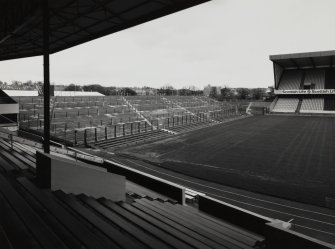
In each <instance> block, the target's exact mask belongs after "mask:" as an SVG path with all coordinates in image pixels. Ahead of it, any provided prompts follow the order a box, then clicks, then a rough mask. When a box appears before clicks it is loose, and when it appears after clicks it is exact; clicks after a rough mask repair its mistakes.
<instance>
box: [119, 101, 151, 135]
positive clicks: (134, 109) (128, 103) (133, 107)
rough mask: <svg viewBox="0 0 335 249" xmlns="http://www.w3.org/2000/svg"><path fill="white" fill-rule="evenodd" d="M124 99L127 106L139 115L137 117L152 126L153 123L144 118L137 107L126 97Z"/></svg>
mask: <svg viewBox="0 0 335 249" xmlns="http://www.w3.org/2000/svg"><path fill="white" fill-rule="evenodd" d="M122 99H123V100H124V102H126V104H127V105H128V106H129V107H130V108H131V109H132V110H133V111H134V112H135V113H136V114H137V115H139V116H140V117H141V118H142V119H143V120H144V121H145V122H147V124H148V125H149V126H152V124H151V122H150V121H149V120H148V119H147V118H146V117H144V116H143V115H142V113H141V112H139V111H138V110H137V108H136V107H135V106H133V105H132V104H131V103H130V102H129V101H128V100H127V99H126V98H125V97H122ZM153 128H154V129H155V128H156V127H153Z"/></svg>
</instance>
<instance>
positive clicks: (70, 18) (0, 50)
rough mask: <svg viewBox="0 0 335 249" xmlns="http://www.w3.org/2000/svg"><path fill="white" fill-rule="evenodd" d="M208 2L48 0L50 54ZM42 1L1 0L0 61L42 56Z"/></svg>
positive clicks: (175, 0)
mask: <svg viewBox="0 0 335 249" xmlns="http://www.w3.org/2000/svg"><path fill="white" fill-rule="evenodd" d="M207 1H209V0H57V1H50V0H49V18H50V53H55V52H58V51H61V50H64V49H67V48H70V47H73V46H76V45H79V44H82V43H85V42H88V41H91V40H93V39H96V38H100V37H102V36H106V35H109V34H111V33H114V32H118V31H120V30H123V29H127V28H129V27H132V26H136V25H138V24H141V23H144V22H147V21H151V20H153V19H156V18H159V17H162V16H165V15H168V14H171V13H174V12H177V11H180V10H183V9H185V8H189V7H192V6H195V5H198V4H201V3H204V2H207ZM41 3H42V1H41V0H29V1H27V0H11V1H5V0H2V1H0V16H1V18H0V60H8V59H17V58H23V57H29V56H37V55H42V53H43V32H42V31H43V22H42V21H43V12H42V4H41Z"/></svg>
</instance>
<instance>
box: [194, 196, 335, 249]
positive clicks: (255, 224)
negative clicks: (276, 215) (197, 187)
mask: <svg viewBox="0 0 335 249" xmlns="http://www.w3.org/2000/svg"><path fill="white" fill-rule="evenodd" d="M199 210H200V211H203V212H206V213H208V214H211V215H213V216H215V217H218V218H221V219H223V220H225V221H228V222H231V223H233V224H235V225H238V226H240V227H242V228H246V229H248V230H250V231H252V232H255V233H257V234H259V235H262V236H264V237H265V244H266V248H272V249H282V248H285V249H302V248H311V249H312V248H313V249H314V248H315V249H319V248H320V249H325V248H335V246H333V245H331V244H328V243H325V242H323V241H320V240H317V239H314V238H311V237H309V236H306V235H303V234H301V233H298V232H295V231H293V230H290V229H289V228H288V227H289V225H290V223H287V222H283V221H280V220H274V219H270V218H268V217H265V216H262V215H259V214H257V213H254V212H251V211H248V210H245V209H243V208H239V207H237V206H234V205H231V204H229V203H226V202H223V201H219V200H217V199H214V198H211V197H208V196H199Z"/></svg>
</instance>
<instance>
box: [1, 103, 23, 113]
mask: <svg viewBox="0 0 335 249" xmlns="http://www.w3.org/2000/svg"><path fill="white" fill-rule="evenodd" d="M11 113H15V114H17V113H19V104H17V103H12V104H1V108H0V114H11Z"/></svg>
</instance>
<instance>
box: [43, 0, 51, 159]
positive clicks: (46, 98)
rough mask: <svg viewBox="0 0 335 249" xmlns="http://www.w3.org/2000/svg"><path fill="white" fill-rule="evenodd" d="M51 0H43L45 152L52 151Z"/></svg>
mask: <svg viewBox="0 0 335 249" xmlns="http://www.w3.org/2000/svg"><path fill="white" fill-rule="evenodd" d="M48 1H49V0H42V2H43V76H44V87H43V96H44V141H43V148H44V152H45V153H50V63H49V59H50V58H49V56H50V55H49V35H50V30H49V4H48Z"/></svg>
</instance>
